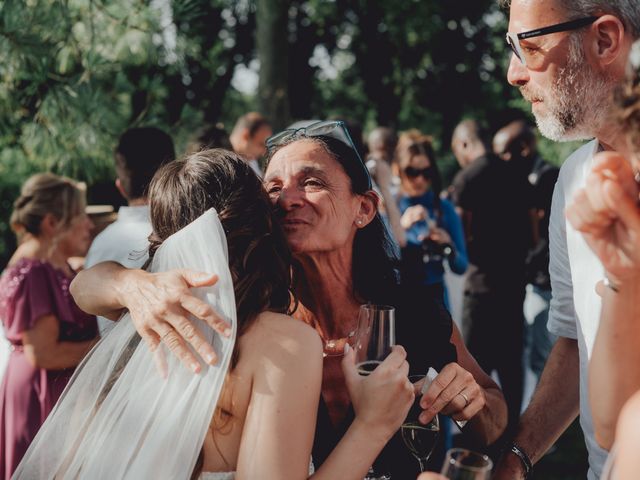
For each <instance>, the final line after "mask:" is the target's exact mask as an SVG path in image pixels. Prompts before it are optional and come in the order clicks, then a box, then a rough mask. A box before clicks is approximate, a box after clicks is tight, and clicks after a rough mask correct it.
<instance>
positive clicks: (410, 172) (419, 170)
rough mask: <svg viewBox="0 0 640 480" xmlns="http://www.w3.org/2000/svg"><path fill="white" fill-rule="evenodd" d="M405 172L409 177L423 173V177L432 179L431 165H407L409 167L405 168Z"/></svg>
mask: <svg viewBox="0 0 640 480" xmlns="http://www.w3.org/2000/svg"><path fill="white" fill-rule="evenodd" d="M404 174H405V175H406V176H407V177H409V178H418V177H419V176H420V175H422V177H423V178H424V179H425V180H430V179H431V167H427V168H414V167H407V168H405V169H404Z"/></svg>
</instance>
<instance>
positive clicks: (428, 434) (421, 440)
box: [400, 375, 440, 472]
mask: <svg viewBox="0 0 640 480" xmlns="http://www.w3.org/2000/svg"><path fill="white" fill-rule="evenodd" d="M424 378H425V376H424V375H410V376H409V381H410V382H411V383H413V384H414V385H417V386H418V387H422V385H423V384H422V383H419V382H424ZM423 393H424V390H423V389H422V388H420V391H419V393H417V394H416V399H415V401H414V402H413V406H412V407H411V409H410V410H409V413H408V414H407V418H406V419H405V421H404V423H403V424H402V426H401V427H400V433H401V434H402V440H403V441H404V444H405V445H406V446H407V448H408V449H409V452H411V455H413V456H414V457H415V458H416V460H418V464H419V465H420V471H421V472H424V471H426V469H427V462H428V461H429V457H431V454H432V453H433V449H434V448H435V446H436V442H437V440H438V436H439V434H440V421H439V420H438V415H436V416H435V417H433V419H432V420H431V421H430V422H429V423H427V424H426V425H425V424H423V423H420V421H419V420H418V417H419V416H420V414H421V413H422V407H420V399H421V398H422V394H423Z"/></svg>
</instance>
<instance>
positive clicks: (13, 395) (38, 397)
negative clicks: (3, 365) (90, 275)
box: [0, 259, 98, 480]
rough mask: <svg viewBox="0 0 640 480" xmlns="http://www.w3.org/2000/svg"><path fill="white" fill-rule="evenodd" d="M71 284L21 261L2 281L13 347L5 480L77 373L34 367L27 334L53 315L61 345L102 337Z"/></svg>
mask: <svg viewBox="0 0 640 480" xmlns="http://www.w3.org/2000/svg"><path fill="white" fill-rule="evenodd" d="M70 283H71V279H70V278H68V277H67V276H66V275H65V274H64V273H63V272H62V271H61V270H57V269H56V268H54V267H53V266H52V265H51V264H49V263H46V262H43V261H40V260H35V259H21V260H19V261H18V262H17V263H16V264H15V265H12V266H11V267H8V268H7V269H6V270H5V271H4V272H3V274H2V276H1V277H0V320H1V321H2V324H3V327H4V331H5V335H6V337H7V340H9V342H10V344H11V355H10V357H9V362H8V364H7V369H6V372H5V375H4V377H3V379H2V384H1V385H0V479H6V480H9V479H10V478H11V475H12V474H13V472H14V470H15V469H16V467H17V466H18V464H19V463H20V460H21V459H22V457H23V456H24V454H25V452H26V450H27V448H28V447H29V444H30V443H31V441H32V440H33V438H34V437H35V435H36V433H37V432H38V429H39V428H40V426H41V425H42V423H43V422H44V421H45V419H46V418H47V415H48V414H49V412H50V411H51V409H52V408H53V406H54V405H55V403H56V401H57V400H58V397H59V396H60V394H61V393H62V390H64V387H65V386H66V384H67V382H68V381H69V379H70V378H71V375H72V374H73V370H74V369H73V368H68V369H65V370H45V369H41V368H37V367H34V366H33V365H32V364H31V363H30V362H29V361H28V360H27V358H26V357H25V355H24V352H23V348H22V332H24V331H25V330H30V329H32V328H33V327H34V325H35V323H36V321H37V320H38V319H39V318H41V317H43V316H44V315H49V314H51V315H55V317H56V318H57V319H58V321H59V322H60V334H59V340H60V341H67V342H80V341H85V340H90V339H92V338H94V337H95V336H96V335H97V333H98V329H97V324H96V319H95V317H93V316H91V315H88V314H86V313H84V312H83V311H82V310H80V308H78V306H77V305H76V304H75V302H74V301H73V298H72V297H71V295H70V293H69V284H70Z"/></svg>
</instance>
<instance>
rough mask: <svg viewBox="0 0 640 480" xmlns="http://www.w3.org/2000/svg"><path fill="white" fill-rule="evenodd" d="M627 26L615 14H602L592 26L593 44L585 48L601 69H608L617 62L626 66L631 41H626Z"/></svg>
mask: <svg viewBox="0 0 640 480" xmlns="http://www.w3.org/2000/svg"><path fill="white" fill-rule="evenodd" d="M625 33H626V30H625V26H624V23H622V21H621V20H620V19H619V18H618V17H616V16H614V15H602V16H601V17H600V18H598V20H596V21H595V22H594V24H593V25H592V26H591V35H588V36H587V38H589V39H591V44H590V46H588V47H587V48H586V49H585V53H587V55H589V54H591V55H592V56H593V60H594V61H595V64H597V65H599V66H600V68H601V69H608V68H610V66H611V65H612V64H614V63H616V62H618V63H622V66H623V68H624V66H626V61H627V58H626V57H627V50H628V46H627V45H626V44H627V43H629V42H628V41H625Z"/></svg>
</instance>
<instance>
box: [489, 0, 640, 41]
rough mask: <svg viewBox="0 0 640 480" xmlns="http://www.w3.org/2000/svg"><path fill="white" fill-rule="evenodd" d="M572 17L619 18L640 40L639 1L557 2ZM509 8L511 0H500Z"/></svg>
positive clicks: (578, 0) (591, 0)
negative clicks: (609, 15) (600, 14)
mask: <svg viewBox="0 0 640 480" xmlns="http://www.w3.org/2000/svg"><path fill="white" fill-rule="evenodd" d="M556 1H557V2H558V5H560V6H561V7H563V8H564V9H565V10H567V11H568V12H569V13H570V14H571V16H575V17H586V16H589V15H597V14H599V13H608V14H611V15H614V16H616V17H618V18H619V19H620V20H622V22H623V23H624V25H625V27H626V28H628V29H629V31H630V32H631V35H632V36H633V38H640V5H638V0H556ZM500 5H501V6H502V7H504V8H508V7H509V6H510V5H511V0H500Z"/></svg>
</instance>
